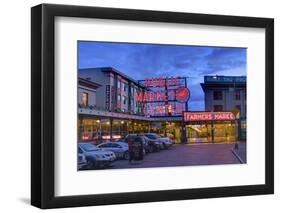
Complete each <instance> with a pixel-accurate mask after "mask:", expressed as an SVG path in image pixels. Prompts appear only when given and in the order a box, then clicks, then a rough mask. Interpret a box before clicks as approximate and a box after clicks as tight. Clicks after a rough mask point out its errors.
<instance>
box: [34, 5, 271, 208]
mask: <svg viewBox="0 0 281 213" xmlns="http://www.w3.org/2000/svg"><path fill="white" fill-rule="evenodd" d="M31 41H32V42H31V43H32V44H31V50H32V54H31V58H32V63H31V76H32V79H31V83H32V85H31V90H32V91H31V96H32V102H31V106H32V107H31V110H32V111H31V112H32V116H31V121H32V122H31V123H32V126H31V128H32V134H31V135H32V139H31V148H32V150H31V153H32V154H31V204H32V205H34V206H37V207H39V208H44V209H45V208H60V207H74V206H90V205H105V204H121V203H138V202H154V201H169V200H183V199H197V198H216V197H227V196H244V195H259V194H272V193H273V191H274V155H273V154H274V152H273V146H274V20H273V19H270V18H256V17H238V16H223V15H209V14H193V13H178V12H165V11H148V10H130V9H113V8H101V7H85V6H67V5H51V4H42V5H38V6H35V7H33V8H32V9H31Z"/></svg>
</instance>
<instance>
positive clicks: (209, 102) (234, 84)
mask: <svg viewBox="0 0 281 213" xmlns="http://www.w3.org/2000/svg"><path fill="white" fill-rule="evenodd" d="M246 82H247V79H246V76H204V83H201V87H202V89H203V91H204V94H205V111H213V112H223V111H229V112H233V113H234V114H237V113H239V128H238V129H239V136H240V139H242V140H244V139H245V138H246V117H247V116H246V115H247V95H246V94H247V93H246V87H247V85H246Z"/></svg>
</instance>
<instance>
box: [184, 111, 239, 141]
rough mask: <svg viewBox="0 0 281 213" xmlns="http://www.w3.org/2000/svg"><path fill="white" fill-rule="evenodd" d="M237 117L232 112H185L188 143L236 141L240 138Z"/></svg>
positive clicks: (185, 129)
mask: <svg viewBox="0 0 281 213" xmlns="http://www.w3.org/2000/svg"><path fill="white" fill-rule="evenodd" d="M237 119H238V118H237V117H236V116H235V115H234V114H233V113H232V112H184V113H183V121H184V127H183V128H184V129H183V132H184V131H185V132H186V133H185V134H186V135H185V137H186V141H187V143H195V142H199V143H202V142H203V143H204V142H212V143H218V142H234V141H236V140H237V138H238V122H237Z"/></svg>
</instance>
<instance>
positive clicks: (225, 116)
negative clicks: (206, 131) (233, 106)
mask: <svg viewBox="0 0 281 213" xmlns="http://www.w3.org/2000/svg"><path fill="white" fill-rule="evenodd" d="M183 119H184V121H221V120H235V115H234V114H233V113H232V112H184V114H183Z"/></svg>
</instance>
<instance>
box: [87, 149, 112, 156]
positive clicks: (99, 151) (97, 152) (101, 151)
mask: <svg viewBox="0 0 281 213" xmlns="http://www.w3.org/2000/svg"><path fill="white" fill-rule="evenodd" d="M88 153H93V154H102V155H106V154H113V152H111V151H104V150H102V149H99V150H95V151H90V152H88Z"/></svg>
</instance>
